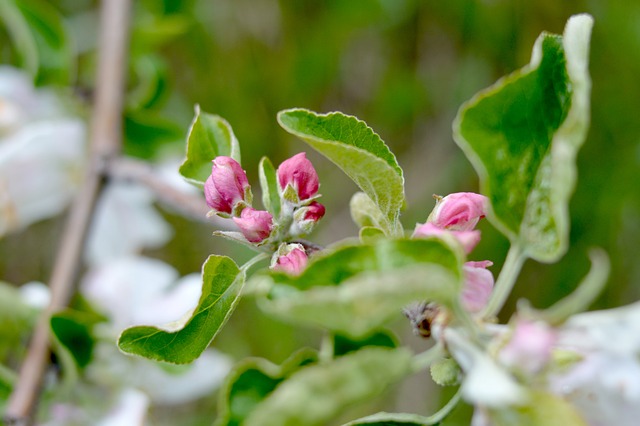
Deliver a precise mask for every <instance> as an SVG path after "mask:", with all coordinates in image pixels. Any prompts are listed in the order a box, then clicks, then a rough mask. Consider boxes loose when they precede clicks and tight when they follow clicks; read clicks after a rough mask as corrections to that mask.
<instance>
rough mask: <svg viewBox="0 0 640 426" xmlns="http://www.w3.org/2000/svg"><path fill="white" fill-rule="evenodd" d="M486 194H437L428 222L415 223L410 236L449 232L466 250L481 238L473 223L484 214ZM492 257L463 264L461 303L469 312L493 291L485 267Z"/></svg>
mask: <svg viewBox="0 0 640 426" xmlns="http://www.w3.org/2000/svg"><path fill="white" fill-rule="evenodd" d="M487 205H488V200H487V197H485V196H483V195H480V194H475V193H473V192H458V193H454V194H449V195H447V196H446V197H437V198H436V206H435V208H434V209H433V211H432V212H431V214H430V215H429V218H428V219H427V222H425V223H423V224H418V225H416V228H415V230H414V232H413V237H414V238H416V237H431V236H436V237H439V236H442V235H444V234H449V235H452V236H453V237H454V238H455V239H456V240H457V241H458V242H459V243H460V245H461V246H462V248H463V249H464V251H465V253H466V254H469V253H471V251H472V250H473V249H474V248H475V246H476V245H477V244H478V243H479V242H480V231H478V230H477V229H475V227H476V225H477V224H478V222H479V221H480V219H482V218H483V217H485V215H486V210H487ZM492 264H493V263H492V262H491V261H488V260H485V261H482V262H467V263H465V265H464V275H465V285H464V288H463V290H462V294H461V301H462V305H463V306H464V307H465V309H467V310H468V311H469V312H472V313H476V312H480V311H481V310H482V309H483V308H484V306H485V305H486V304H487V302H488V300H489V296H490V295H491V292H492V291H493V284H494V279H493V275H492V274H491V272H489V271H488V270H487V269H486V268H487V267H489V266H491V265H492Z"/></svg>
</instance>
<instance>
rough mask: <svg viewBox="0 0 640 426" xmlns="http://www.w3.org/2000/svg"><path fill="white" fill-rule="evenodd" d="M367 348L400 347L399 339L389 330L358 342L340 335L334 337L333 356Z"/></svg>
mask: <svg viewBox="0 0 640 426" xmlns="http://www.w3.org/2000/svg"><path fill="white" fill-rule="evenodd" d="M367 346H377V347H383V348H395V347H397V346H398V338H397V337H396V336H395V335H394V334H393V333H392V332H391V331H388V330H381V331H378V332H375V333H374V334H372V335H370V336H368V337H365V338H364V339H357V340H356V339H352V338H349V337H347V336H342V335H340V334H335V335H333V355H334V356H335V357H339V356H343V355H346V354H348V353H351V352H356V351H358V350H360V349H362V348H365V347H367Z"/></svg>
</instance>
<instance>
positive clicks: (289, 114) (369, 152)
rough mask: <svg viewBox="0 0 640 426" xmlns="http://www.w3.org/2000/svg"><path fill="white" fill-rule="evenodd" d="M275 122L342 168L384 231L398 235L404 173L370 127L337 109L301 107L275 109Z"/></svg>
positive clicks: (402, 200) (399, 231)
mask: <svg viewBox="0 0 640 426" xmlns="http://www.w3.org/2000/svg"><path fill="white" fill-rule="evenodd" d="M278 122H279V123H280V125H281V126H282V128H283V129H285V130H286V131H287V132H289V133H291V134H293V135H295V136H298V137H299V138H301V139H302V140H304V141H305V142H306V143H308V144H309V145H310V146H311V147H312V148H314V149H315V150H317V151H318V152H320V153H321V154H322V155H324V156H325V157H327V158H328V159H329V160H331V161H332V162H334V163H335V164H336V165H337V166H338V167H340V168H341V169H342V171H344V172H345V173H346V174H347V175H348V176H349V177H350V178H351V179H352V180H353V181H354V182H355V183H356V184H357V185H358V186H359V187H360V188H361V189H362V190H363V191H364V192H365V193H366V194H367V195H368V196H369V197H370V198H371V199H372V200H373V202H374V203H375V205H376V206H377V207H378V208H379V210H380V212H381V214H382V217H383V220H384V224H383V229H384V230H385V232H386V233H387V235H402V228H401V226H400V223H399V222H398V218H399V216H400V209H401V208H402V206H403V204H404V177H403V175H402V169H401V168H400V166H399V165H398V162H397V161H396V157H395V156H394V155H393V153H391V151H390V150H389V148H388V147H387V146H386V145H385V143H384V142H383V141H382V139H380V136H378V135H377V134H376V133H375V132H374V131H373V130H372V129H371V128H370V127H368V126H367V125H366V124H365V123H364V122H363V121H361V120H358V119H357V118H356V117H352V116H348V115H344V114H342V113H340V112H333V113H330V114H317V113H315V112H312V111H308V110H304V109H290V110H285V111H280V113H278Z"/></svg>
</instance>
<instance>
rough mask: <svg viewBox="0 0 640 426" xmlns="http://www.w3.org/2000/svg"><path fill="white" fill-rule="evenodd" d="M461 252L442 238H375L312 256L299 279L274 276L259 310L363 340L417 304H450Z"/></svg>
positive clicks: (458, 276) (458, 277) (455, 289)
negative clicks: (430, 301) (426, 302)
mask: <svg viewBox="0 0 640 426" xmlns="http://www.w3.org/2000/svg"><path fill="white" fill-rule="evenodd" d="M461 258H462V256H461V254H460V253H458V252H456V251H455V249H452V248H451V247H449V246H448V245H447V244H446V243H445V242H444V241H442V240H440V239H420V240H392V241H390V240H384V239H379V240H375V241H374V242H372V243H371V244H369V245H355V246H344V247H341V248H339V249H337V250H335V251H333V252H329V253H328V254H325V255H324V256H318V257H316V258H314V259H313V260H312V261H311V262H310V263H309V265H308V266H307V269H305V271H304V272H303V273H302V274H301V275H300V276H298V277H291V276H288V275H286V274H283V273H272V274H271V278H272V280H273V282H274V287H273V289H272V291H271V293H270V295H269V297H268V298H265V299H259V302H260V307H261V308H262V309H264V310H266V311H267V312H269V313H271V314H273V315H274V316H277V317H280V318H282V319H285V320H289V321H293V322H296V323H300V324H307V325H315V326H320V327H325V328H328V329H330V330H332V331H335V332H338V333H343V334H346V335H348V336H350V337H352V338H361V337H364V336H366V335H367V334H369V333H370V332H372V331H374V330H376V329H378V328H380V327H381V326H382V325H384V324H385V323H386V322H387V321H389V320H390V319H391V318H393V317H394V316H397V315H399V314H400V312H401V310H402V308H403V307H404V306H405V305H406V304H408V303H410V302H413V301H416V300H433V301H438V302H440V303H443V304H445V305H452V304H453V302H454V300H456V298H457V297H458V294H459V289H460V280H461V272H460V268H461V263H462V261H461Z"/></svg>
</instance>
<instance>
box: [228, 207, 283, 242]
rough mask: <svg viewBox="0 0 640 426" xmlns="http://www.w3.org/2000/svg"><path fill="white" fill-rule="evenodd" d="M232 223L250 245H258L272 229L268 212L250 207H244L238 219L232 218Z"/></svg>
mask: <svg viewBox="0 0 640 426" xmlns="http://www.w3.org/2000/svg"><path fill="white" fill-rule="evenodd" d="M233 221H234V222H235V223H236V225H238V228H240V231H241V232H242V235H244V237H245V238H246V239H247V241H249V242H252V243H259V242H262V241H263V240H264V239H266V238H268V237H269V234H271V229H272V228H273V216H271V214H270V213H269V212H267V211H263V210H256V209H254V208H251V207H245V208H244V209H243V210H242V212H241V213H240V217H234V218H233Z"/></svg>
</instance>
